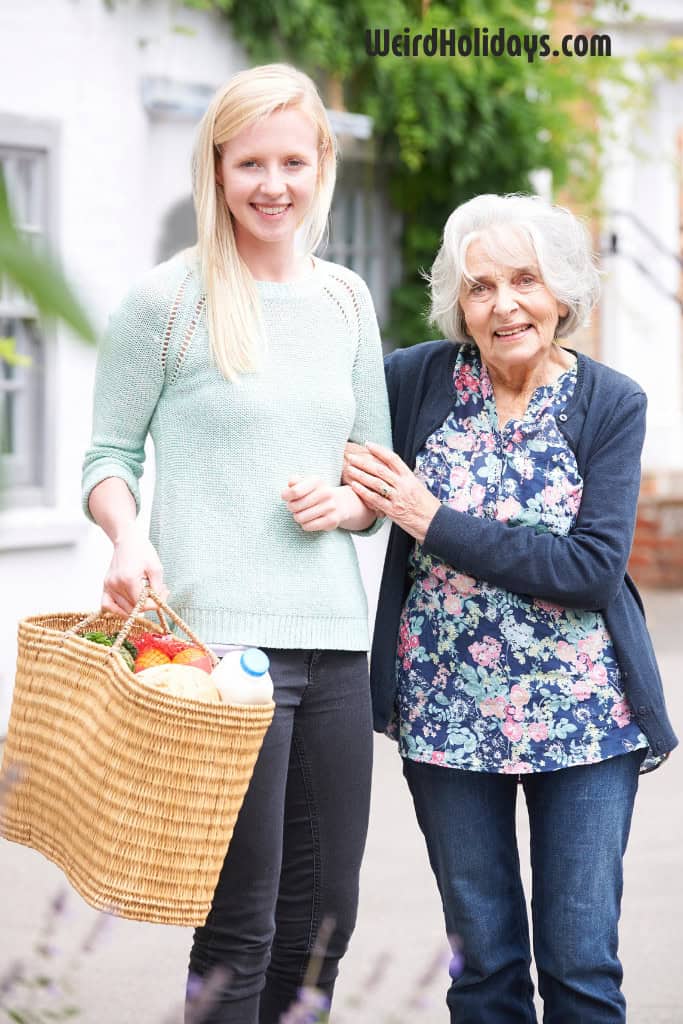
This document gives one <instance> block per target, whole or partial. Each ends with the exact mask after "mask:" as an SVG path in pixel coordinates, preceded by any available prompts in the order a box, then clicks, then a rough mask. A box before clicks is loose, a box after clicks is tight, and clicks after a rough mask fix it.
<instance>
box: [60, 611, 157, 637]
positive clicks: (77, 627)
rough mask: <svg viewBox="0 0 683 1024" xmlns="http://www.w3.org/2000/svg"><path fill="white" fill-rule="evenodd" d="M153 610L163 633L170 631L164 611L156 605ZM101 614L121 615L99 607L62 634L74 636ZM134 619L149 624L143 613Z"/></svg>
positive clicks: (113, 616)
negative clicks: (103, 610)
mask: <svg viewBox="0 0 683 1024" xmlns="http://www.w3.org/2000/svg"><path fill="white" fill-rule="evenodd" d="M154 610H155V611H156V613H157V618H158V619H159V622H160V623H161V628H162V629H163V631H164V633H168V632H170V630H169V626H168V622H167V621H166V619H165V617H164V613H163V612H162V610H161V608H158V607H157V608H155V609H154ZM103 614H104V615H111V617H112V618H113V619H118V618H120V617H121V616H120V615H114V613H113V612H102V610H101V609H100V611H98V612H93V613H92V614H91V615H86V617H85V618H84V619H81V621H80V622H77V623H76V625H75V626H72V627H71V628H70V629H67V631H66V633H65V634H64V635H65V636H76V635H77V634H78V633H80V632H82V630H84V629H85V628H86V627H87V626H89V625H90V624H91V623H92V622H94V621H95V619H101V618H102V615H103ZM136 621H137V622H138V623H139V624H140V625H142V626H144V625H149V619H146V618H145V617H144V616H143V615H138V616H136Z"/></svg>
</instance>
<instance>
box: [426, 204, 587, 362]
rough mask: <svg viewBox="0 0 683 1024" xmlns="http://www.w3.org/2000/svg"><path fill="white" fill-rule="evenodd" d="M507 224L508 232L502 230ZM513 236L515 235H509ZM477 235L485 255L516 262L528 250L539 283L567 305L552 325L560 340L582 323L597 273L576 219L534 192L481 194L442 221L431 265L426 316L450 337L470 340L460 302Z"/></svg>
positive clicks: (565, 210) (583, 229)
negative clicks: (534, 194)
mask: <svg viewBox="0 0 683 1024" xmlns="http://www.w3.org/2000/svg"><path fill="white" fill-rule="evenodd" d="M505 227H507V228H512V229H513V236H512V237H511V236H510V233H509V232H505V231H504V230H502V229H503V228H505ZM514 236H516V238H515V237H514ZM475 239H480V240H481V241H482V242H483V243H484V245H485V248H486V251H487V252H488V254H489V255H490V256H491V257H492V258H493V259H497V260H500V261H501V262H505V261H508V262H509V263H510V265H512V266H516V265H519V266H522V265H523V264H524V261H525V259H526V258H527V255H526V253H525V250H526V251H527V252H528V249H529V248H531V250H532V251H533V252H534V254H535V256H536V259H537V261H538V266H539V269H540V271H541V276H542V278H543V281H544V282H545V284H546V285H547V287H548V288H549V290H550V291H551V292H552V294H553V295H554V297H555V299H557V301H558V302H561V303H563V304H564V305H566V306H567V314H566V315H565V316H563V317H560V319H559V322H558V324H557V327H556V329H555V337H556V338H566V337H568V336H569V335H570V334H572V332H573V331H575V330H576V328H577V327H580V326H581V325H582V324H584V323H585V322H586V321H587V319H588V317H589V315H590V313H591V310H592V309H593V307H594V306H595V304H596V302H597V301H598V298H599V295H600V275H599V273H598V270H597V269H596V266H595V258H594V256H593V253H592V251H591V239H590V235H589V233H588V231H587V229H586V227H585V226H584V225H583V224H582V223H581V221H580V220H579V219H578V218H577V217H575V216H574V214H573V213H571V212H570V211H569V210H567V209H565V208H564V207H563V206H553V205H552V204H551V203H548V202H546V200H545V199H542V198H541V197H540V196H531V195H518V194H513V195H493V194H491V195H482V196H476V197H475V198H474V199H470V200H468V202H466V203H462V204H461V205H460V206H458V207H456V209H455V210H454V211H453V213H452V214H451V215H450V217H449V218H448V220H447V221H446V226H445V228H444V232H443V241H442V244H441V248H440V249H439V252H438V253H437V256H436V259H435V260H434V264H433V266H432V270H431V274H430V275H429V278H428V280H429V282H430V286H431V309H430V319H431V321H432V323H434V324H436V325H437V326H438V328H439V330H441V331H442V332H443V335H444V337H446V338H450V339H451V341H459V342H467V341H472V338H471V337H470V335H469V334H468V331H467V325H466V324H465V318H464V316H463V312H462V308H461V306H460V288H461V285H462V282H463V280H467V279H468V278H469V275H468V273H467V263H466V258H467V250H468V249H469V247H470V245H471V243H472V242H473V241H474V240H475Z"/></svg>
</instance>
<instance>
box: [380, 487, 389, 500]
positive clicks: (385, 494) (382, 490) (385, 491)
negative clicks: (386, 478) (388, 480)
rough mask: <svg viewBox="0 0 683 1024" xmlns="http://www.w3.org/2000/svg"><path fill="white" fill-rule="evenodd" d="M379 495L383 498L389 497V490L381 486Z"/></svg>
mask: <svg viewBox="0 0 683 1024" xmlns="http://www.w3.org/2000/svg"><path fill="white" fill-rule="evenodd" d="M379 493H380V494H381V495H382V497H383V498H388V497H389V495H390V494H391V488H390V487H387V485H386V484H382V486H381V487H380V491H379Z"/></svg>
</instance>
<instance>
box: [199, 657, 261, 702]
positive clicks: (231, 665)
mask: <svg viewBox="0 0 683 1024" xmlns="http://www.w3.org/2000/svg"><path fill="white" fill-rule="evenodd" d="M269 668H270V659H269V658H268V655H267V654H266V652H265V651H262V650H260V649H259V648H258V647H247V649H246V650H241V649H239V648H238V649H237V650H234V651H229V652H228V653H227V654H226V655H224V657H223V658H222V660H221V661H219V663H218V665H216V667H215V669H214V670H213V672H212V673H211V680H212V682H214V683H215V684H216V686H217V687H218V692H219V693H220V695H221V699H222V700H224V701H225V703H226V704H269V703H270V701H272V699H273V682H272V680H271V678H270V673H269V672H268V669H269Z"/></svg>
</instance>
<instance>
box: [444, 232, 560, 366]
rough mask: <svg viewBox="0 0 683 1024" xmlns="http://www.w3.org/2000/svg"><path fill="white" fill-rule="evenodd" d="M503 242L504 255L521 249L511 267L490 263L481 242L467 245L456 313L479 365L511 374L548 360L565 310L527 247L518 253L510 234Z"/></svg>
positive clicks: (494, 260) (498, 261) (517, 243)
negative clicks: (480, 361)
mask: <svg viewBox="0 0 683 1024" xmlns="http://www.w3.org/2000/svg"><path fill="white" fill-rule="evenodd" d="M506 236H507V240H508V242H509V246H508V245H506V246H505V247H504V250H505V251H507V250H508V248H509V251H510V252H511V253H513V252H514V253H515V254H517V253H518V252H519V251H520V248H521V253H520V255H521V256H522V258H521V259H517V258H515V259H514V264H515V265H512V264H509V263H505V262H502V260H501V259H500V258H494V257H493V256H492V255H491V254H490V252H489V247H488V246H487V245H486V244H485V242H484V240H482V239H480V238H475V239H474V240H473V241H472V242H471V243H470V245H469V247H468V249H467V255H466V259H465V264H466V269H467V277H465V278H464V279H463V283H462V287H461V289H460V307H461V309H462V311H463V314H464V317H465V322H466V324H467V330H468V333H469V334H470V336H471V337H472V338H473V339H474V341H475V342H476V344H477V346H478V348H479V351H480V352H481V357H482V359H483V361H484V362H485V363H487V364H489V365H492V366H494V367H495V366H497V367H500V368H501V370H506V369H507V370H512V369H515V368H519V367H521V366H523V365H527V366H534V365H538V364H539V363H541V362H542V361H543V360H544V359H545V358H546V357H547V356H548V355H549V354H550V352H551V346H552V343H553V339H554V337H555V329H556V327H557V322H558V320H559V318H560V317H562V316H566V315H567V312H568V309H567V306H565V305H564V303H561V302H558V301H557V299H556V298H555V296H554V295H553V294H552V292H551V291H550V290H549V289H548V288H547V286H546V284H545V283H544V281H543V278H542V277H541V273H540V270H539V268H538V263H537V261H536V256H535V254H534V251H533V248H532V246H531V244H530V243H526V242H525V243H523V244H522V246H521V247H520V239H519V237H518V236H517V235H516V234H515V233H514V231H513V229H511V228H510V229H506V230H505V231H504V232H502V240H503V242H505V240H506ZM510 258H511V257H510Z"/></svg>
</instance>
